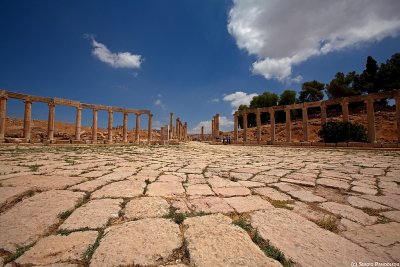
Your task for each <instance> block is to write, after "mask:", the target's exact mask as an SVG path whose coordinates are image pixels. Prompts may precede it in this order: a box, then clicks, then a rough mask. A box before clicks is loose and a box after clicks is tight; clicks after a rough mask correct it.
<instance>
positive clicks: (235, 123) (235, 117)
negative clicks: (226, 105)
mask: <svg viewBox="0 0 400 267" xmlns="http://www.w3.org/2000/svg"><path fill="white" fill-rule="evenodd" d="M238 121H239V118H238V114H237V113H236V112H235V114H233V140H235V141H236V142H237V141H238V136H239V135H238Z"/></svg>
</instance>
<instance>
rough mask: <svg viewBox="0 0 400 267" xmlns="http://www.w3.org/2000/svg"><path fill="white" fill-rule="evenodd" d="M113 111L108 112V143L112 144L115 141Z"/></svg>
mask: <svg viewBox="0 0 400 267" xmlns="http://www.w3.org/2000/svg"><path fill="white" fill-rule="evenodd" d="M112 129H113V111H112V110H111V109H110V110H108V143H112V141H113V132H112Z"/></svg>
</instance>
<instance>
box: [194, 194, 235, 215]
mask: <svg viewBox="0 0 400 267" xmlns="http://www.w3.org/2000/svg"><path fill="white" fill-rule="evenodd" d="M189 203H190V205H191V207H192V208H193V209H194V211H196V212H205V213H218V212H221V213H229V212H234V210H233V208H231V206H229V205H228V203H227V202H226V201H225V200H224V199H222V198H219V197H201V198H193V199H190V201H189Z"/></svg>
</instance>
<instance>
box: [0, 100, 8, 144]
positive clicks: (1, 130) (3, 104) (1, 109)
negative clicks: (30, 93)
mask: <svg viewBox="0 0 400 267" xmlns="http://www.w3.org/2000/svg"><path fill="white" fill-rule="evenodd" d="M6 110H7V97H1V98H0V143H2V142H4V137H5V135H6V118H7V111H6Z"/></svg>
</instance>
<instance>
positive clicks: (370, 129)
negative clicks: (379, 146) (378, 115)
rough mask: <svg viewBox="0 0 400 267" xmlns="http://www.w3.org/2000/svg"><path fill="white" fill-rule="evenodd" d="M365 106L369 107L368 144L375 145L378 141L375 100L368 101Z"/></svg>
mask: <svg viewBox="0 0 400 267" xmlns="http://www.w3.org/2000/svg"><path fill="white" fill-rule="evenodd" d="M365 105H366V107H367V121H368V142H370V143H374V142H375V141H376V135H375V112H374V100H373V99H372V98H371V99H367V100H366V101H365Z"/></svg>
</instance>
